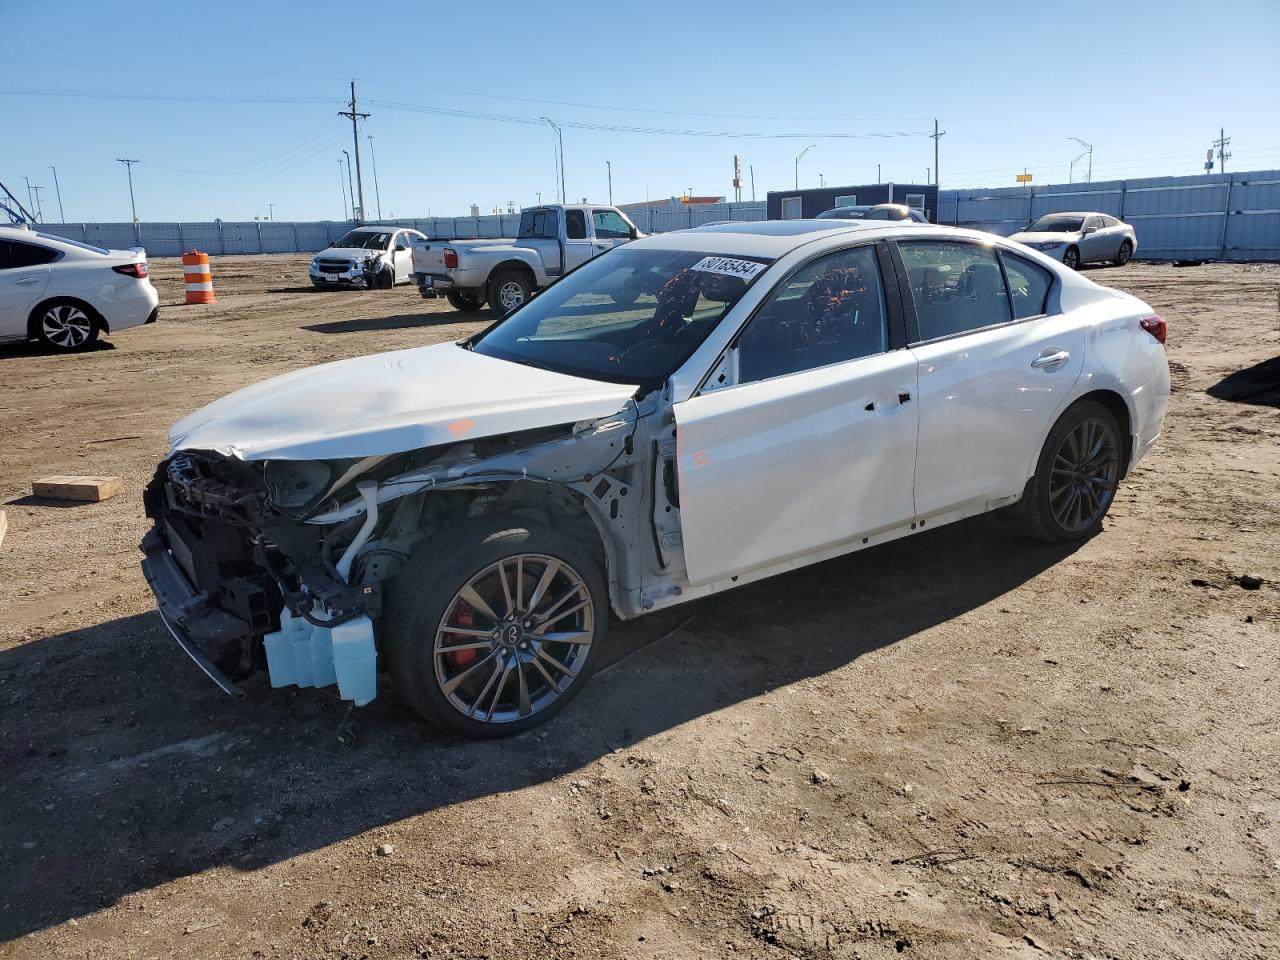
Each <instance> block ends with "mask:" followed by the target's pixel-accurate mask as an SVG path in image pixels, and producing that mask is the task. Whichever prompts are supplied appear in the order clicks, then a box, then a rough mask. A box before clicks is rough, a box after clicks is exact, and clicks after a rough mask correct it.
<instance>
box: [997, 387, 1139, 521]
mask: <svg viewBox="0 0 1280 960" xmlns="http://www.w3.org/2000/svg"><path fill="white" fill-rule="evenodd" d="M1123 450H1124V443H1123V438H1122V437H1121V435H1120V426H1119V424H1117V423H1116V418H1115V416H1114V415H1113V414H1112V413H1111V411H1110V410H1108V409H1107V408H1106V407H1105V406H1103V405H1102V404H1101V403H1098V402H1097V401H1095V400H1084V401H1081V402H1080V403H1077V404H1076V405H1074V406H1073V407H1071V408H1070V409H1068V410H1067V412H1066V413H1064V414H1063V415H1062V416H1061V417H1060V418H1059V419H1058V422H1057V423H1055V424H1054V425H1053V429H1052V430H1050V431H1049V436H1048V438H1047V439H1046V440H1045V442H1044V449H1043V450H1041V451H1040V459H1039V461H1038V462H1037V464H1036V472H1035V476H1033V477H1032V478H1031V479H1030V480H1029V481H1027V486H1026V490H1025V491H1024V492H1023V495H1022V502H1021V503H1020V504H1019V507H1020V510H1021V515H1022V520H1023V526H1024V529H1025V530H1026V532H1027V534H1028V535H1030V536H1032V537H1034V538H1036V539H1037V540H1045V541H1048V542H1050V543H1066V542H1071V541H1075V540H1085V539H1087V538H1089V537H1091V536H1093V535H1094V534H1096V533H1098V532H1100V531H1101V530H1102V518H1103V517H1105V516H1106V515H1107V511H1108V510H1110V509H1111V504H1112V502H1113V501H1114V499H1115V492H1116V487H1117V485H1118V484H1119V482H1120V474H1121V473H1122V471H1123V464H1122V463H1121V455H1122V451H1123Z"/></svg>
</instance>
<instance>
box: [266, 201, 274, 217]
mask: <svg viewBox="0 0 1280 960" xmlns="http://www.w3.org/2000/svg"><path fill="white" fill-rule="evenodd" d="M275 218H276V205H275V204H274V203H268V204H267V219H268V220H275Z"/></svg>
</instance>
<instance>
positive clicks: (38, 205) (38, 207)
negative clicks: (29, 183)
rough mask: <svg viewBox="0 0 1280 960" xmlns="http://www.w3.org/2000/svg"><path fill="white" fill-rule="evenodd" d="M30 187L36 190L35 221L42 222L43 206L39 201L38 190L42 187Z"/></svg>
mask: <svg viewBox="0 0 1280 960" xmlns="http://www.w3.org/2000/svg"><path fill="white" fill-rule="evenodd" d="M31 189H32V190H34V191H35V192H36V222H37V223H44V206H43V205H42V204H41V203H40V191H41V190H43V189H44V187H32V188H31Z"/></svg>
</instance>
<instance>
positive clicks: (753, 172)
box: [747, 163, 756, 203]
mask: <svg viewBox="0 0 1280 960" xmlns="http://www.w3.org/2000/svg"><path fill="white" fill-rule="evenodd" d="M747 170H748V172H749V173H750V174H751V202H752V203H755V202H756V166H755V164H754V163H748V164H747Z"/></svg>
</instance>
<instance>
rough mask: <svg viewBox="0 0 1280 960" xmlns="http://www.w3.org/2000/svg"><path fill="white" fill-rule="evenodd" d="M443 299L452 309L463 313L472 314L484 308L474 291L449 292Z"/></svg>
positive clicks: (482, 302)
mask: <svg viewBox="0 0 1280 960" xmlns="http://www.w3.org/2000/svg"><path fill="white" fill-rule="evenodd" d="M444 298H445V299H446V300H448V301H449V305H450V306H451V307H453V309H455V310H461V311H463V312H464V313H474V312H475V311H477V310H479V309H480V308H481V307H483V306H484V301H483V300H481V299H480V295H479V294H478V293H476V292H475V291H474V290H450V291H449V292H448V293H446V294H445V295H444Z"/></svg>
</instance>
